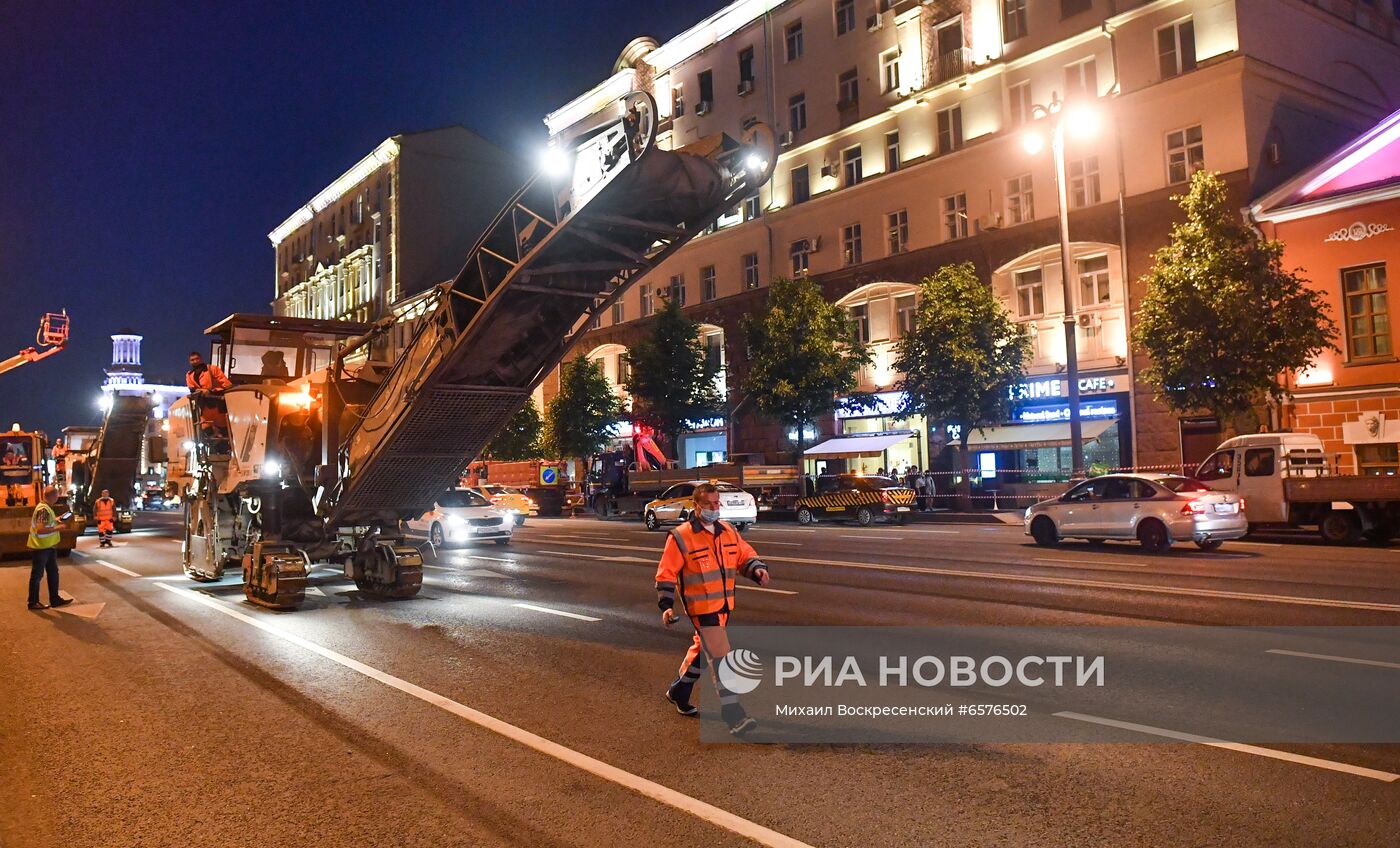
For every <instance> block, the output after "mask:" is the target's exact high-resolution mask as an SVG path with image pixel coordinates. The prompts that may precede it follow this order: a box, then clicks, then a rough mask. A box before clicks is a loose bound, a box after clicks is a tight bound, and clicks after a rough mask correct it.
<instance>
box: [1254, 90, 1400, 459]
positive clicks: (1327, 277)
mask: <svg viewBox="0 0 1400 848" xmlns="http://www.w3.org/2000/svg"><path fill="white" fill-rule="evenodd" d="M1250 212H1251V214H1252V216H1253V217H1254V220H1255V221H1256V222H1257V223H1258V225H1259V227H1260V229H1261V230H1263V232H1264V233H1265V234H1266V235H1268V236H1269V237H1271V238H1276V239H1279V240H1281V241H1283V242H1284V243H1285V245H1286V252H1285V254H1284V262H1285V265H1286V266H1288V267H1301V269H1302V271H1303V274H1304V275H1305V276H1306V277H1307V278H1308V279H1310V280H1311V281H1312V283H1313V285H1314V286H1316V287H1317V288H1318V289H1319V290H1320V291H1322V292H1323V295H1324V296H1325V298H1326V301H1327V303H1328V305H1329V306H1330V307H1331V309H1332V316H1333V318H1334V319H1335V320H1336V322H1337V325H1338V335H1337V339H1336V344H1337V347H1338V348H1339V350H1338V351H1336V352H1327V353H1324V354H1322V355H1321V356H1319V357H1318V358H1317V360H1316V361H1315V362H1314V363H1313V364H1312V367H1311V368H1308V369H1307V370H1305V371H1302V372H1300V373H1297V374H1290V375H1287V376H1286V379H1287V380H1288V381H1289V384H1290V387H1291V388H1292V389H1293V392H1294V398H1293V401H1292V402H1291V403H1289V404H1287V405H1285V407H1284V409H1283V410H1282V421H1281V423H1282V425H1283V426H1284V427H1287V428H1291V429H1294V430H1298V431H1303V432H1308V433H1315V434H1316V435H1318V436H1319V437H1321V438H1322V440H1323V441H1324V443H1325V444H1326V446H1327V450H1328V451H1329V452H1330V453H1335V454H1337V455H1338V458H1339V461H1340V467H1341V469H1342V470H1343V471H1346V472H1350V473H1358V472H1360V473H1368V474H1397V473H1400V456H1398V455H1397V451H1398V450H1400V358H1398V357H1397V355H1396V351H1397V345H1400V338H1397V336H1396V314H1397V313H1396V307H1395V302H1394V299H1393V298H1391V297H1390V290H1389V285H1390V283H1391V282H1400V279H1396V276H1395V275H1396V274H1397V271H1400V112H1395V113H1394V114H1392V115H1391V116H1390V117H1388V118H1386V119H1385V120H1383V121H1381V122H1380V123H1379V124H1377V125H1376V126H1375V127H1373V128H1372V129H1371V130H1370V131H1368V132H1366V133H1365V134H1363V135H1361V136H1360V137H1358V138H1357V139H1356V140H1354V141H1353V142H1351V143H1350V144H1348V145H1347V146H1345V147H1343V148H1342V149H1341V150H1338V151H1337V152H1336V153H1334V154H1332V155H1331V156H1329V157H1327V158H1326V159H1324V160H1323V161H1321V162H1320V163H1318V164H1317V165H1315V166H1313V167H1312V168H1310V169H1308V170H1307V171H1305V172H1303V173H1302V174H1300V175H1299V176H1298V177H1296V178H1294V179H1293V180H1290V181H1289V182H1287V183H1285V184H1284V185H1282V186H1280V187H1279V188H1278V189H1277V190H1275V191H1273V192H1271V193H1269V194H1267V195H1265V196H1264V197H1263V198H1262V199H1261V200H1259V201H1258V202H1257V203H1255V204H1254V205H1253V206H1252V207H1251V208H1250Z"/></svg>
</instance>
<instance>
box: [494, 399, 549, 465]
mask: <svg viewBox="0 0 1400 848" xmlns="http://www.w3.org/2000/svg"><path fill="white" fill-rule="evenodd" d="M543 426H544V422H543V421H542V420H541V419H540V411H539V409H538V408H536V406H535V401H534V399H533V398H532V399H530V400H527V401H525V405H524V406H522V407H521V408H520V411H519V412H517V413H515V416H514V417H512V418H511V419H510V421H509V422H508V423H507V424H506V426H505V429H503V430H501V432H499V433H497V434H496V437H495V438H494V439H492V440H491V443H490V444H488V445H487V446H486V450H484V451H482V453H483V454H484V455H485V457H486V458H487V459H495V460H500V461H503V462H514V461H517V460H521V459H533V458H535V457H537V456H539V455H540V430H541V428H542V427H543Z"/></svg>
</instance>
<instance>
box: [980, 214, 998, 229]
mask: <svg viewBox="0 0 1400 848" xmlns="http://www.w3.org/2000/svg"><path fill="white" fill-rule="evenodd" d="M999 229H1001V213H1000V212H988V213H987V214H985V215H979V216H977V231H978V232H979V233H985V232H987V231H988V230H999Z"/></svg>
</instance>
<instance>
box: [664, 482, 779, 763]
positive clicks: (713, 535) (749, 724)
mask: <svg viewBox="0 0 1400 848" xmlns="http://www.w3.org/2000/svg"><path fill="white" fill-rule="evenodd" d="M693 497H694V511H693V513H692V515H691V518H690V520H689V521H687V522H685V523H683V524H682V525H681V526H679V527H677V528H675V529H673V530H672V531H671V533H670V535H669V536H668V538H667V539H666V550H665V552H663V553H662V555H661V564H660V566H658V567H657V569H656V592H657V595H658V598H659V601H658V603H659V605H660V607H661V623H662V624H663V625H664V626H666V627H670V626H671V625H673V624H675V623H676V621H678V620H679V616H677V615H676V611H675V609H674V607H675V602H676V599H677V598H678V597H679V598H680V601H681V607H682V609H684V610H685V614H686V615H687V616H689V618H690V622H691V624H693V625H694V626H695V639H694V641H693V642H692V643H691V646H690V650H688V651H687V652H686V654H685V660H684V661H682V662H681V668H680V676H679V677H677V678H676V679H675V681H673V682H672V683H671V686H670V687H669V688H668V689H667V690H666V700H667V701H669V702H671V704H672V705H673V706H675V708H676V711H677V712H679V713H680V714H681V715H685V716H693V715H695V714H696V713H697V712H698V710H696V708H695V706H694V705H693V704H691V702H690V695H691V693H692V691H694V689H695V681H697V680H699V679H700V675H701V674H702V673H704V670H705V668H706V666H709V667H710V670H711V677H712V678H713V679H714V684H715V691H716V692H717V693H718V695H719V702H720V717H721V718H723V719H724V721H725V723H726V724H728V725H729V732H730V733H733V734H734V735H735V736H742V735H743V734H745V733H747V732H749V731H750V730H753V729H754V727H756V726H757V723H756V722H755V721H754V720H753V719H752V718H750V717H749V716H748V714H747V713H745V712H744V708H743V706H741V705H740V704H739V699H738V696H737V695H735V694H734V693H733V692H730V691H728V690H727V689H725V687H724V685H723V684H722V683H721V681H720V677H719V675H718V674H717V673H716V670H715V669H716V667H717V664H718V663H719V662H720V661H721V660H723V659H724V657H725V656H727V655H728V654H729V636H728V634H727V633H726V632H725V626H726V625H727V624H728V623H729V613H730V612H732V611H733V609H734V580H735V578H736V577H738V576H744V577H747V578H749V579H750V580H752V581H754V582H755V583H757V584H758V585H760V586H767V585H768V566H767V565H765V564H764V562H763V561H762V560H760V559H759V558H758V554H757V552H755V551H754V549H753V546H752V545H750V544H749V543H748V542H747V541H745V540H744V537H742V536H740V535H739V531H738V530H735V529H734V527H733V526H731V525H729V524H727V523H725V522H724V521H721V520H720V517H719V516H720V494H719V489H718V488H716V487H715V485H714V484H713V483H702V484H700V485H699V486H696V487H695V494H694V496H693ZM677 590H679V591H677Z"/></svg>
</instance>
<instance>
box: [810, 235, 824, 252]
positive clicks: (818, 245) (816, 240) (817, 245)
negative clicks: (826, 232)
mask: <svg viewBox="0 0 1400 848" xmlns="http://www.w3.org/2000/svg"><path fill="white" fill-rule="evenodd" d="M821 249H822V237H821V236H811V237H810V238H808V239H807V252H808V253H816V252H817V251H819V250H821Z"/></svg>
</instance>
